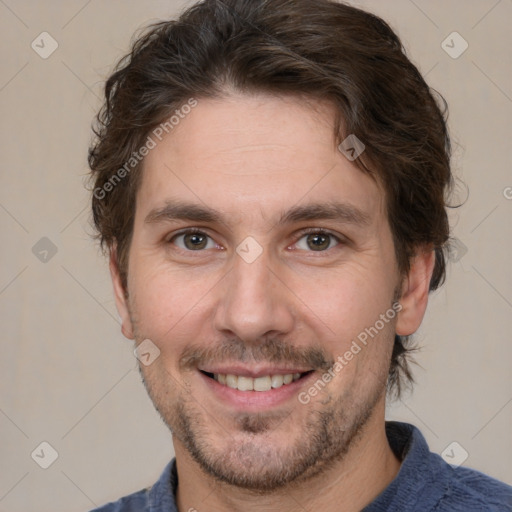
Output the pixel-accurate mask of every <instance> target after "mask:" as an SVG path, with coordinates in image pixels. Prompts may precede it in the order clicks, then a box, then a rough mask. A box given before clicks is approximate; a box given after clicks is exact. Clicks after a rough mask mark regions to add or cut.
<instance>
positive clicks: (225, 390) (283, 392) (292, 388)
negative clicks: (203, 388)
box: [198, 372, 314, 411]
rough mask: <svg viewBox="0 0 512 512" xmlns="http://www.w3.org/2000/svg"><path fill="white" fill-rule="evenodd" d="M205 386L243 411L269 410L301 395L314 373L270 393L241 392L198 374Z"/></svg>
mask: <svg viewBox="0 0 512 512" xmlns="http://www.w3.org/2000/svg"><path fill="white" fill-rule="evenodd" d="M198 373H199V375H200V377H201V378H202V379H203V381H204V382H205V384H206V385H207V386H208V387H209V389H210V390H211V391H212V392H213V394H214V395H215V396H217V397H218V398H219V399H220V400H221V401H222V402H224V403H226V404H228V405H230V406H232V407H236V408H237V409H241V410H250V411H255V410H258V409H260V410H267V409H268V408H269V407H276V406H279V405H282V404H284V403H285V402H287V401H288V400H290V399H291V398H293V397H294V396H296V395H297V394H298V393H299V390H300V389H301V388H302V387H304V386H306V385H307V383H308V382H309V381H310V379H312V378H313V376H314V372H311V373H309V374H308V375H305V376H304V377H301V378H300V379H298V380H296V381H293V382H291V383H290V384H283V385H282V386H281V387H280V388H275V389H274V388H272V389H270V390H269V391H240V390H239V389H233V388H230V387H229V386H224V385H223V384H219V383H218V382H217V381H216V380H215V379H212V378H211V377H208V376H206V375H205V374H204V373H202V372H198Z"/></svg>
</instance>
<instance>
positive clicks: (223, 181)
mask: <svg viewBox="0 0 512 512" xmlns="http://www.w3.org/2000/svg"><path fill="white" fill-rule="evenodd" d="M105 95H106V101H105V105H104V107H103V109H102V111H101V112H100V114H99V115H98V123H97V126H96V129H95V131H96V135H97V139H96V140H95V142H94V143H93V145H92V146H91V149H90V154H89V163H90V167H91V169H92V176H93V179H94V193H93V205H92V206H93V215H94V222H95V225H96V227H97V230H98V233H99V237H100V240H101V242H102V244H103V246H104V247H105V249H106V250H107V251H108V253H109V255H110V265H111V272H112V277H113V282H114V287H115V293H116V302H117V306H118V309H119V312H120V315H121V318H122V328H123V332H124V334H125V335H126V336H127V337H128V338H133V339H135V340H136V343H137V344H138V345H140V344H141V343H142V342H143V341H144V340H147V339H149V340H151V343H152V345H155V346H156V347H158V349H159V351H160V355H159V357H158V358H156V359H155V360H154V361H153V362H152V363H151V364H150V365H147V366H146V365H144V364H142V365H141V372H142V374H143V378H144V381H145V384H146V387H147V389H148V391H149V394H150V396H151V398H152V399H153V401H154V403H155V406H156V407H157V409H158V410H159V412H160V414H161V415H162V417H163V419H164V420H165V421H166V423H167V424H168V425H169V427H171V429H172V430H173V432H174V434H175V437H176V439H177V442H178V443H179V444H180V445H181V446H182V447H183V448H184V449H185V450H186V451H187V452H188V453H189V454H191V456H192V457H193V458H194V459H195V460H196V461H197V463H198V464H199V465H200V466H201V468H202V469H203V470H205V471H206V472H209V473H210V474H212V475H214V476H216V477H217V478H219V479H220V480H224V481H225V482H229V483H232V484H235V485H239V486H242V487H247V488H253V489H264V490H265V489H266V490H271V489H275V488H278V487H280V486H282V485H285V484H287V483H289V482H291V481H293V480H295V481H298V480H300V478H302V477H306V476H307V475H311V474H314V473H315V472H319V471H321V470H322V469H323V468H325V467H327V466H328V465H329V464H330V463H331V462H332V460H334V459H335V458H339V457H341V456H343V454H345V453H347V451H348V450H349V448H350V446H351V445H353V444H354V443H355V442H356V440H357V438H358V435H360V434H361V432H362V431H364V429H365V427H366V426H367V425H368V424H369V422H371V421H373V419H374V418H375V415H376V411H379V414H381V413H382V412H383V411H382V407H383V403H384V397H385V394H386V390H389V391H392V392H395V394H399V391H400V389H401V387H402V386H403V384H404V383H407V382H408V380H410V378H411V374H410V371H409V369H408V366H407V359H406V356H407V349H408V346H407V344H408V337H409V336H410V335H411V334H412V333H414V332H415V331H416V330H417V328H418V327H419V325H420V323H421V320H422V318H423V315H424V312H425V308H426V304H427V297H428V293H429V291H431V290H434V289H436V288H437V287H438V286H440V284H442V281H443V279H444V275H445V258H444V252H443V251H444V244H445V243H446V241H447V239H448V222H447V215H446V210H445V206H446V205H445V198H446V192H447V190H448V188H449V186H450V184H451V173H450V165H449V164H450V144H449V138H448V134H447V131H446V125H445V119H444V110H443V108H441V107H440V105H439V104H438V103H437V101H436V98H435V96H434V92H433V91H432V90H431V89H430V88H429V87H428V86H427V84H426V83H425V81H424V80H423V78H422V77H421V75H420V73H419V72H418V70H417V69H416V67H415V66H414V65H413V64H412V63H411V62H410V61H409V60H408V58H407V57H406V55H405V53H404V50H403V48H402V46H401V43H400V41H399V39H398V38H397V36H396V35H395V34H394V32H393V31H392V30H391V29H390V28H389V26H388V25H387V24H386V23H385V22H384V21H382V20H381V19H379V18H377V17H376V16H374V15H372V14H369V13H367V12H364V11H361V10H358V9H356V8H353V7H350V6H348V5H344V4H340V3H334V2H330V1H328V0H319V1H317V2H314V3H313V2H310V1H309V0H294V1H290V0H263V1H258V2H254V1H252V0H224V1H222V2H221V1H214V0H206V1H203V2H200V3H198V4H196V5H194V6H193V7H191V8H190V9H188V10H187V11H186V12H184V13H183V15H182V16H181V17H180V18H179V20H177V21H170V22H161V23H157V24H156V25H153V26H152V27H150V28H149V29H148V30H147V31H146V32H145V33H144V34H143V35H141V36H140V37H139V38H138V39H137V40H136V41H135V43H134V45H133V48H132V51H131V52H130V54H128V55H127V56H126V57H125V58H124V59H122V60H121V61H120V62H119V64H118V66H117V68H116V70H115V72H114V73H113V74H112V75H111V77H110V78H109V79H108V81H107V83H106V89H105ZM348 137H351V138H350V139H349V141H353V140H356V141H360V142H362V144H363V145H364V151H362V152H361V153H360V154H359V155H356V157H355V158H354V154H353V152H352V153H351V152H347V151H341V150H340V147H341V148H342V149H343V148H346V147H347V146H346V144H343V141H345V140H347V138H348ZM340 144H341V146H340ZM358 148H359V149H362V148H363V146H362V145H359V146H358ZM356 149H357V148H356ZM358 153H359V151H358ZM184 230H189V231H188V232H184ZM356 347H357V348H356ZM348 352H351V353H352V356H348V354H347V353H348ZM344 355H347V357H343V356H344ZM340 357H341V358H342V361H343V363H342V362H341V361H340V359H339V358H340ZM336 363H338V365H336ZM269 372H270V373H272V372H274V373H272V375H274V374H275V375H277V376H278V377H276V378H275V379H273V378H271V379H270V381H272V382H274V380H275V381H276V382H277V384H276V386H277V385H278V384H279V383H280V382H282V381H283V378H284V377H283V375H288V374H290V373H294V374H300V378H298V379H297V380H294V381H293V382H292V383H289V384H284V385H282V386H280V387H278V388H276V390H275V391H278V393H275V396H274V395H272V393H274V392H273V391H263V392H261V391H253V392H251V391H240V390H235V391H233V390H231V391H230V389H231V388H228V387H226V386H225V385H224V383H223V381H224V380H225V377H224V375H225V374H230V375H240V376H242V379H237V381H235V384H234V385H235V387H236V386H237V385H238V388H242V387H243V386H246V385H248V386H253V385H255V383H256V381H258V378H260V380H259V381H258V383H257V384H256V385H257V386H263V388H265V386H267V384H268V381H269V380H268V379H266V377H272V375H270V373H269ZM218 374H220V377H219V376H218ZM326 375H330V378H328V377H325V376H326ZM212 376H215V377H216V379H217V380H215V379H213V378H212ZM251 376H252V377H254V378H256V380H254V379H251V378H250V377H251ZM279 376H280V377H279ZM244 377H247V378H244ZM229 379H231V384H233V382H232V381H233V378H232V377H230V378H229ZM219 380H220V381H221V382H218V381H219ZM285 380H286V379H285ZM238 381H239V382H238ZM319 381H322V382H323V383H324V384H323V385H321V384H319ZM325 381H328V382H325ZM313 388H315V389H316V390H317V391H316V392H315V391H311V389H313ZM243 393H251V398H250V400H249V402H248V403H244V399H243V398H242V399H240V396H241V394H243ZM301 393H302V395H301ZM256 395H258V396H256ZM299 395H301V396H302V400H299V399H297V397H298V396H299ZM304 397H308V398H307V399H305V398H304ZM305 440H306V441H305Z"/></svg>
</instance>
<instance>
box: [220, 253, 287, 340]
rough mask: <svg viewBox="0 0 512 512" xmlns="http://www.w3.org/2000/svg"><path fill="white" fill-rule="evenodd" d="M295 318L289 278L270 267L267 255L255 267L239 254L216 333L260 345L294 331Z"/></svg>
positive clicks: (224, 292)
mask: <svg viewBox="0 0 512 512" xmlns="http://www.w3.org/2000/svg"><path fill="white" fill-rule="evenodd" d="M281 274H282V272H281ZM294 318H295V315H294V307H293V293H292V292H291V291H290V289H289V288H288V287H287V284H286V281H285V278H284V277H283V276H279V277H278V275H277V272H276V270H274V269H272V268H271V267H270V265H269V259H268V258H267V256H266V254H265V252H263V254H261V255H260V256H259V257H258V258H257V259H256V260H255V261H253V262H252V263H248V262H246V261H245V260H244V259H243V258H241V257H239V256H238V255H237V254H235V255H234V264H233V267H232V269H231V271H230V272H229V273H228V275H227V276H226V277H225V279H223V284H222V288H221V289H220V291H219V299H218V306H217V309H216V312H215V318H214V327H215V329H217V330H218V331H219V332H222V333H223V334H224V335H228V336H236V337H238V338H240V339H242V340H243V341H244V342H246V343H257V342H258V340H261V339H263V337H271V336H282V335H283V334H287V333H289V332H290V331H292V329H293V326H294Z"/></svg>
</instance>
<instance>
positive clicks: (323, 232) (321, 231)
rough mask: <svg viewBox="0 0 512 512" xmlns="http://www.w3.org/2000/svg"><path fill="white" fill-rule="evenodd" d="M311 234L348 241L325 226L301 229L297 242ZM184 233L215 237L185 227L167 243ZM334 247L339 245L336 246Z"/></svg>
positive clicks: (196, 229)
mask: <svg viewBox="0 0 512 512" xmlns="http://www.w3.org/2000/svg"><path fill="white" fill-rule="evenodd" d="M311 234H315V235H316V234H319V235H325V236H329V237H331V238H333V239H334V240H335V241H336V242H337V243H338V244H343V243H347V240H345V239H343V238H341V237H340V236H337V235H335V234H334V233H331V232H330V231H328V230H326V229H324V228H306V229H303V230H301V231H299V233H298V234H297V235H296V237H297V240H296V242H295V244H296V243H297V242H298V241H299V240H301V239H302V238H303V237H304V236H307V235H311ZM183 235H204V236H207V237H208V238H210V239H211V240H213V238H212V237H211V236H210V235H208V233H206V232H205V231H202V230H200V229H198V228H187V229H183V230H182V231H180V232H178V233H176V234H174V235H173V236H172V237H171V238H170V239H169V240H168V241H167V243H169V244H170V243H173V241H174V240H175V239H176V238H178V237H179V236H183ZM334 247H337V245H336V246H334ZM334 247H330V248H329V249H326V250H325V251H307V252H312V253H314V252H327V251H330V250H332V249H333V248H334ZM178 249H180V250H182V251H185V252H187V253H193V252H204V249H203V250H198V251H192V250H187V249H182V248H181V247H178Z"/></svg>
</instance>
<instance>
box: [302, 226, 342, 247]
mask: <svg viewBox="0 0 512 512" xmlns="http://www.w3.org/2000/svg"><path fill="white" fill-rule="evenodd" d="M339 243H340V240H339V239H338V238H337V237H336V236H334V235H333V234H331V233H328V232H326V231H323V230H318V229H317V230H311V231H309V232H307V233H306V234H304V235H303V236H302V237H301V238H300V239H299V240H298V241H297V243H296V244H295V245H296V247H297V248H299V249H302V250H304V251H315V252H322V251H326V250H327V249H332V248H333V247H335V246H337V245H338V244H339Z"/></svg>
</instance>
